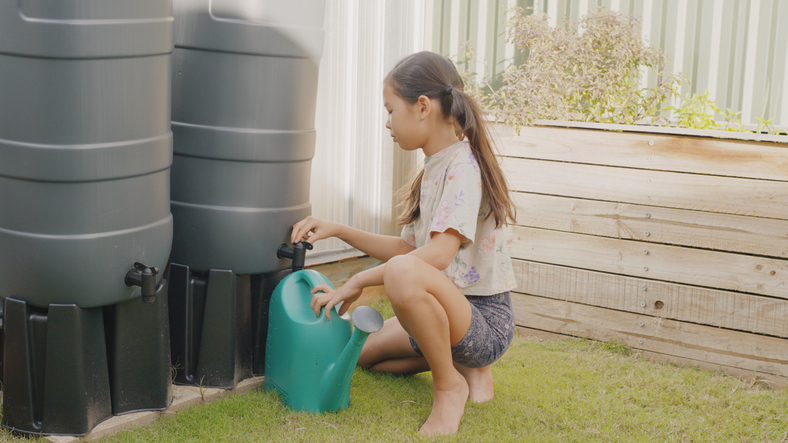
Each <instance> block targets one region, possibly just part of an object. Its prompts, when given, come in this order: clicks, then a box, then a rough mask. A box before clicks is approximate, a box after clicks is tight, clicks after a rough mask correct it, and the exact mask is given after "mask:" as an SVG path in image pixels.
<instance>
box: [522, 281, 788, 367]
mask: <svg viewBox="0 0 788 443" xmlns="http://www.w3.org/2000/svg"><path fill="white" fill-rule="evenodd" d="M512 305H513V307H514V311H515V318H516V322H517V324H518V325H519V326H523V327H527V328H532V329H540V330H544V331H550V332H554V333H559V334H565V335H572V336H577V337H587V338H591V339H593V340H600V341H606V342H609V341H620V342H622V343H624V344H626V345H628V346H630V347H632V348H634V349H639V350H642V351H647V352H655V353H659V354H663V355H669V356H674V357H678V358H683V359H691V360H695V361H702V362H707V363H710V364H716V365H721V366H727V367H731V368H738V369H740V370H743V371H754V372H757V373H761V374H772V375H777V376H780V377H788V353H786V352H785V349H786V347H787V346H788V340H786V339H782V338H775V337H767V336H763V335H757V334H750V333H746V332H739V331H730V330H727V329H721V328H715V327H710V326H703V325H695V324H692V323H684V322H677V321H674V320H666V319H661V318H657V317H651V316H647V315H638V314H631V313H628V312H619V311H614V310H610V309H604V308H598V307H595V306H587V305H581V304H577V303H569V302H564V301H560V300H552V299H549V298H542V297H535V296H531V295H524V294H517V293H515V294H513V296H512Z"/></svg>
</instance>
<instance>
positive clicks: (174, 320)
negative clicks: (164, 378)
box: [167, 263, 252, 388]
mask: <svg viewBox="0 0 788 443" xmlns="http://www.w3.org/2000/svg"><path fill="white" fill-rule="evenodd" d="M167 272H168V276H167V281H168V284H169V290H168V292H169V312H170V343H171V350H172V363H173V366H174V367H175V370H176V376H175V383H177V384H186V385H194V386H196V385H199V386H206V387H218V388H232V387H234V386H235V385H236V384H238V382H239V381H241V380H243V379H246V378H250V377H251V376H252V302H251V278H250V276H248V275H240V276H239V275H235V274H234V273H233V272H232V271H224V270H216V269H211V270H210V271H209V272H207V273H196V272H191V270H190V269H189V267H188V266H185V265H180V264H176V263H170V265H169V267H168V271H167Z"/></svg>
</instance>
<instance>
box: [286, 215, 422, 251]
mask: <svg viewBox="0 0 788 443" xmlns="http://www.w3.org/2000/svg"><path fill="white" fill-rule="evenodd" d="M310 232H311V233H312V235H311V236H308V234H309V233H310ZM329 237H336V238H338V239H340V240H342V241H344V242H345V243H347V244H349V245H350V246H352V247H354V248H356V249H358V250H359V251H361V252H363V253H365V254H367V255H369V256H370V257H373V258H375V259H378V260H380V261H383V262H387V261H389V259H391V258H392V257H395V256H397V255H402V254H407V253H409V252H411V251H413V250H414V249H415V248H414V247H413V246H411V245H409V244H407V243H405V241H404V240H402V239H401V238H399V237H395V236H393V235H380V234H372V233H369V232H366V231H362V230H360V229H356V228H351V227H350V226H345V225H342V224H339V223H334V222H329V221H325V220H320V219H317V218H314V217H307V218H305V219H303V220H301V221H300V222H298V223H296V224H295V225H293V232H292V234H291V238H290V240H291V241H292V242H293V243H296V242H298V241H302V240H306V241H309V242H310V243H314V242H316V241H317V240H320V239H322V238H329Z"/></svg>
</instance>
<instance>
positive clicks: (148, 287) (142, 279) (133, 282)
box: [126, 262, 159, 303]
mask: <svg viewBox="0 0 788 443" xmlns="http://www.w3.org/2000/svg"><path fill="white" fill-rule="evenodd" d="M158 273H159V268H156V267H154V266H145V265H144V264H142V263H139V262H137V263H134V269H132V270H130V271H129V272H127V273H126V286H139V287H141V288H142V302H143V303H153V299H154V296H155V295H156V274H158Z"/></svg>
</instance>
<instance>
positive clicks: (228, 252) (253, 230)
mask: <svg viewBox="0 0 788 443" xmlns="http://www.w3.org/2000/svg"><path fill="white" fill-rule="evenodd" d="M324 3H325V1H324V0H310V1H281V0H277V1H271V0H262V1H261V0H254V1H253V0H212V1H209V0H175V2H174V13H175V17H176V20H175V51H174V52H173V72H172V76H173V82H172V85H173V109H172V130H173V134H174V158H173V166H172V214H173V217H174V219H175V233H174V238H173V250H172V256H171V262H173V263H179V264H184V265H188V266H189V267H190V268H191V269H192V270H194V271H208V270H209V269H225V270H232V271H233V272H234V273H235V274H259V273H266V272H272V271H276V270H277V269H279V268H280V267H281V266H282V264H281V263H280V261H279V260H278V259H277V258H276V250H277V247H278V246H279V245H280V244H281V243H283V242H285V241H286V240H289V233H290V227H291V226H292V225H293V223H295V222H296V221H298V220H300V219H301V218H303V217H305V216H307V215H309V214H310V213H311V204H310V203H309V174H310V166H311V159H312V157H313V155H314V148H315V130H314V123H315V101H316V96H317V76H318V67H319V59H320V57H321V55H322V50H323V38H324V31H323V11H324V9H325V5H324Z"/></svg>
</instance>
